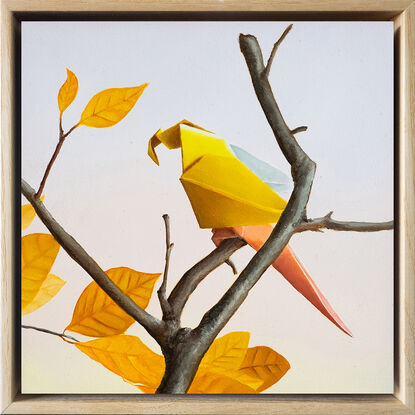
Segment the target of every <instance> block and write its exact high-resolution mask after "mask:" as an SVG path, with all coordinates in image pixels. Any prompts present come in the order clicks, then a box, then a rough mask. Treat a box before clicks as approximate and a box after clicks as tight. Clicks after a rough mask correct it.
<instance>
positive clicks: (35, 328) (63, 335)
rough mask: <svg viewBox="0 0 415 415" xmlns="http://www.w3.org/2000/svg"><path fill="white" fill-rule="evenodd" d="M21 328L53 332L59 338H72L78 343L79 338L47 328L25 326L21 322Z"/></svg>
mask: <svg viewBox="0 0 415 415" xmlns="http://www.w3.org/2000/svg"><path fill="white" fill-rule="evenodd" d="M22 329H30V330H36V331H40V332H42V333H47V334H53V335H54V336H58V337H60V338H61V339H68V340H72V341H74V342H76V343H79V340H78V339H75V337H72V336H68V335H67V334H65V333H57V332H56V331H52V330H48V329H42V328H41V327H35V326H26V325H24V324H22Z"/></svg>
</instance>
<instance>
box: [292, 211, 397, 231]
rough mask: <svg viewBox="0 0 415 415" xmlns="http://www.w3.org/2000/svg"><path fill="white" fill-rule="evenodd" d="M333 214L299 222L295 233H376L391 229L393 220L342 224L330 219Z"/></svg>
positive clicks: (342, 222)
mask: <svg viewBox="0 0 415 415" xmlns="http://www.w3.org/2000/svg"><path fill="white" fill-rule="evenodd" d="M332 214H333V212H330V213H328V214H327V215H326V216H323V217H321V218H317V219H308V220H306V221H304V222H301V223H300V224H299V225H298V226H297V228H296V232H305V231H315V232H319V231H320V232H321V230H322V229H330V230H333V231H352V232H378V231H386V230H391V229H393V220H391V221H388V222H350V221H347V222H344V221H339V220H335V219H332V217H331V216H332Z"/></svg>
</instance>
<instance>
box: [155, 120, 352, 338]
mask: <svg viewBox="0 0 415 415" xmlns="http://www.w3.org/2000/svg"><path fill="white" fill-rule="evenodd" d="M161 143H162V144H164V145H165V146H166V147H167V148H168V149H176V148H181V149H182V167H183V173H182V175H181V177H180V181H181V183H182V185H183V187H184V190H185V191H186V194H187V196H188V198H189V201H190V203H191V205H192V208H193V211H194V213H195V216H196V219H197V221H198V223H199V226H200V227H201V228H211V229H212V230H213V237H212V240H213V242H214V243H215V244H216V245H219V244H220V242H221V241H222V240H223V239H227V238H232V237H236V236H239V237H242V238H243V239H245V241H246V242H247V243H248V244H249V245H250V246H252V247H253V248H254V249H256V250H259V249H260V248H261V246H262V245H263V244H264V242H265V241H266V240H267V238H268V237H269V235H270V234H271V232H272V229H273V225H272V224H275V223H277V222H278V220H279V218H280V216H281V213H282V212H283V211H284V209H285V207H286V205H287V202H286V201H285V200H284V199H283V198H282V197H281V196H279V195H278V194H277V193H276V191H279V192H286V191H287V190H289V188H290V179H289V178H288V177H287V176H286V175H284V174H283V173H282V172H280V171H279V170H277V169H275V168H274V167H272V166H270V165H268V164H267V163H265V162H263V161H261V160H259V159H257V158H255V157H254V156H252V155H250V154H249V153H247V152H246V151H244V150H242V149H240V148H239V147H236V146H228V144H227V143H226V142H225V140H224V139H221V138H217V137H215V136H214V135H213V133H211V132H210V131H208V130H205V129H204V128H202V127H200V126H198V125H196V124H193V123H191V122H189V121H187V120H183V121H181V122H180V123H178V124H176V125H174V126H172V127H171V128H169V129H167V130H165V131H163V130H158V131H157V132H156V133H155V134H154V135H153V137H151V139H150V141H149V144H148V154H149V156H150V157H151V159H152V160H153V161H154V162H155V163H156V164H159V161H158V157H157V154H156V152H155V148H156V147H157V146H158V145H159V144H161ZM242 160H243V161H242ZM273 267H274V268H276V269H277V270H278V271H279V272H280V273H281V274H282V275H283V277H284V278H285V279H286V280H287V281H288V282H289V283H290V284H291V285H292V286H293V287H294V288H295V289H296V290H297V291H299V292H300V293H301V294H302V295H303V296H304V297H305V298H307V299H308V300H309V301H310V302H311V303H312V304H313V305H314V306H315V307H316V308H317V309H318V310H319V311H321V313H323V314H324V315H325V316H326V317H327V318H328V319H329V320H330V321H332V322H333V323H334V324H335V325H336V326H337V327H339V328H340V329H341V330H342V331H344V332H345V333H346V334H348V335H350V336H351V335H352V334H351V332H350V330H349V329H348V328H347V327H346V325H345V324H344V323H343V322H342V320H341V319H340V317H339V316H338V315H337V314H336V313H335V312H334V310H333V309H332V307H331V306H330V304H329V303H328V301H327V300H326V298H325V297H324V296H323V294H322V293H321V291H320V290H319V289H318V287H317V285H316V284H315V283H314V281H313V280H312V279H311V277H310V276H309V275H308V273H307V271H306V270H305V268H304V267H303V266H302V264H301V263H300V261H299V260H298V258H297V257H296V255H295V254H294V252H293V250H292V249H291V248H290V247H289V246H288V245H287V247H286V248H285V249H284V250H283V252H282V253H281V254H280V256H279V257H278V258H277V260H276V261H275V262H274V263H273Z"/></svg>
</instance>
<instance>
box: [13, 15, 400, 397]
mask: <svg viewBox="0 0 415 415" xmlns="http://www.w3.org/2000/svg"><path fill="white" fill-rule="evenodd" d="M240 34H242V35H240ZM21 82H22V155H21V157H22V179H23V182H22V183H23V184H22V192H23V195H24V197H22V216H21V222H22V272H21V274H22V275H21V276H22V296H21V299H22V392H23V393H206V394H208V393H215V394H218V393H219V394H221V393H226V394H229V393H238V394H256V393H392V391H393V222H392V221H391V219H392V218H393V148H394V145H393V27H392V23H391V22H353V23H351V22H23V24H22V78H21ZM274 99H275V100H274Z"/></svg>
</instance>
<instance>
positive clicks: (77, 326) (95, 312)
mask: <svg viewBox="0 0 415 415" xmlns="http://www.w3.org/2000/svg"><path fill="white" fill-rule="evenodd" d="M106 273H107V275H108V277H109V278H110V279H111V280H112V281H113V282H114V283H115V284H116V285H117V286H118V287H119V288H120V289H121V290H122V291H123V292H124V293H125V294H126V295H128V296H129V297H130V298H131V299H132V300H133V301H134V302H135V303H136V304H137V305H139V306H140V307H141V308H146V307H147V305H148V303H149V301H150V297H151V294H152V292H153V288H154V284H155V283H156V281H157V279H158V278H159V277H160V275H161V274H147V273H144V272H139V271H135V270H133V269H131V268H126V267H120V268H112V269H110V270H108V271H106ZM133 323H134V319H133V318H132V317H131V316H130V315H128V314H127V313H126V312H125V311H124V310H122V309H121V308H120V307H119V306H118V305H117V304H116V303H115V302H114V301H113V300H112V299H111V298H110V297H109V296H108V295H107V294H105V292H104V291H103V290H102V289H101V288H100V287H99V286H98V284H97V283H96V282H95V281H93V282H91V283H90V284H89V285H88V286H87V287H86V288H85V290H84V291H83V292H82V294H81V295H80V297H79V299H78V301H77V303H76V306H75V310H74V312H73V316H72V321H71V322H70V324H69V326H68V327H67V328H66V330H70V331H73V332H76V333H79V334H83V335H85V336H91V337H105V336H113V335H115V334H121V333H124V332H125V331H126V330H127V329H128V327H130V326H131V325H132V324H133Z"/></svg>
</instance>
